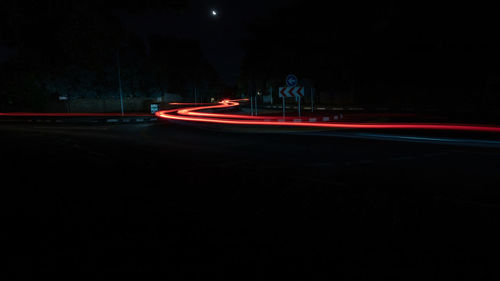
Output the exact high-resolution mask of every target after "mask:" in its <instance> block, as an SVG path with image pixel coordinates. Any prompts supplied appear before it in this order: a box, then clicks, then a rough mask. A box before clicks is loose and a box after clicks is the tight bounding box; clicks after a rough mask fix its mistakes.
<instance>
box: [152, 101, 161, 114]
mask: <svg viewBox="0 0 500 281" xmlns="http://www.w3.org/2000/svg"><path fill="white" fill-rule="evenodd" d="M159 110H160V105H159V104H157V103H152V104H151V114H155V113H156V112H158V111H159Z"/></svg>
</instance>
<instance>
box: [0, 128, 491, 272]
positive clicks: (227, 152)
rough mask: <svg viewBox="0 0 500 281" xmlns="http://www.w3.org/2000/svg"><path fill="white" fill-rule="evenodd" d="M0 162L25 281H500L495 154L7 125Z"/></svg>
mask: <svg viewBox="0 0 500 281" xmlns="http://www.w3.org/2000/svg"><path fill="white" fill-rule="evenodd" d="M0 154H1V155H0V156H1V159H2V164H3V168H2V173H1V174H2V179H1V183H2V185H1V186H2V188H1V191H2V194H1V197H0V198H2V202H1V214H2V225H3V227H2V229H3V230H1V231H0V235H1V237H2V241H3V242H4V243H3V244H4V247H3V250H2V251H3V256H4V257H5V258H6V262H5V264H6V265H7V267H8V268H9V270H10V271H12V272H14V273H15V274H17V275H18V277H20V278H30V277H38V276H40V275H39V273H40V272H45V273H50V272H53V273H61V272H62V271H66V270H71V271H75V272H79V275H81V276H87V277H89V278H90V277H95V276H98V277H100V278H113V279H115V278H117V277H118V276H120V275H124V276H129V277H130V276H131V275H130V274H131V273H138V275H137V276H140V277H141V278H145V277H146V276H148V273H149V274H155V275H156V276H158V275H159V276H160V277H162V278H163V279H167V278H168V279H173V280H176V279H189V280H192V279H203V280H206V279H231V280H238V279H248V278H249V279H258V280H260V279H274V280H276V279H285V278H289V277H295V278H297V277H298V278H300V279H303V280H324V279H331V278H335V277H339V278H341V280H342V279H347V280H367V279H378V280H380V279H381V278H391V277H392V278H398V279H404V280H422V279H426V280H429V279H431V280H432V279H455V278H467V279H474V280H476V279H481V278H489V277H491V276H492V275H495V274H496V276H497V277H498V271H497V269H496V268H497V263H496V259H495V256H497V253H498V249H499V247H498V246H499V245H498V244H499V243H498V240H499V239H498V237H499V236H498V235H499V234H500V233H499V231H498V230H497V228H498V226H499V224H500V223H499V222H500V220H499V219H500V200H499V199H500V197H499V192H498V187H499V184H498V183H499V179H500V173H499V168H498V166H499V160H500V149H498V148H493V147H473V146H460V145H442V144H431V143H425V142H424V143H418V142H417V143H415V142H401V141H391V140H386V139H369V138H347V137H338V136H331V135H330V136H325V135H324V134H322V133H320V134H309V135H300V134H291V133H280V134H271V133H257V132H255V131H253V132H252V133H244V132H234V131H233V132H224V131H220V130H212V129H209V128H208V129H207V128H199V127H196V126H194V127H189V126H182V125H178V124H172V123H166V122H159V123H156V124H130V125H100V124H94V125H75V124H29V125H28V124H26V125H21V124H15V125H9V124H2V125H1V127H0ZM0 274H6V272H4V273H0Z"/></svg>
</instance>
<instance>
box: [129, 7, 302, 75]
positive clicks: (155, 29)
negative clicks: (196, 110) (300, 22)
mask: <svg viewBox="0 0 500 281" xmlns="http://www.w3.org/2000/svg"><path fill="white" fill-rule="evenodd" d="M291 2H292V1H285V0H273V1H264V0H253V1H231V0H219V1H203V0H191V7H190V9H189V10H188V11H186V12H181V13H177V14H170V13H169V14H167V13H155V12H150V13H147V14H139V15H133V14H132V15H130V14H128V15H126V16H124V17H122V19H123V21H124V24H125V25H126V26H127V27H128V28H129V29H130V30H132V31H135V32H136V33H138V34H141V35H144V36H147V35H151V34H159V35H175V36H178V37H181V38H189V39H196V40H199V42H200V44H201V47H202V50H203V52H204V54H205V56H206V57H207V59H208V60H209V62H210V63H211V64H212V65H213V66H214V67H215V69H216V70H217V72H218V73H219V75H220V76H221V78H222V79H223V80H224V81H225V82H227V83H229V84H234V83H235V82H236V79H237V77H238V74H239V70H240V62H241V59H242V58H243V55H244V53H243V50H242V48H241V40H243V39H244V38H245V36H246V33H245V24H246V23H248V22H250V21H252V20H253V19H255V18H257V17H261V16H266V15H268V14H269V13H271V11H273V9H277V8H279V7H282V6H284V5H285V6H286V5H290V3H291ZM212 10H217V12H218V15H217V16H216V17H213V16H212V15H211V11H212ZM263 44H265V42H263Z"/></svg>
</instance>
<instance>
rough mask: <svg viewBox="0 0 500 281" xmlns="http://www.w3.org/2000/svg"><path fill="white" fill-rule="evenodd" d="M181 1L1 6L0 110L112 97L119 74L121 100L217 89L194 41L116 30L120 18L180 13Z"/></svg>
mask: <svg viewBox="0 0 500 281" xmlns="http://www.w3.org/2000/svg"><path fill="white" fill-rule="evenodd" d="M188 4H189V3H188V1H185V0H163V1H159V0H143V1H140V2H138V1H133V2H132V1H97V0H90V1H64V0H47V1H36V0H6V1H2V2H1V3H0V13H1V14H0V18H1V19H0V21H1V22H0V35H1V37H0V39H1V42H0V43H2V44H4V45H7V46H8V47H9V48H11V49H12V50H14V55H13V56H11V57H10V58H9V60H7V61H5V62H4V63H2V65H1V66H0V82H1V85H2V87H1V88H0V104H2V107H3V108H6V109H9V108H12V109H23V110H43V108H44V105H45V104H46V103H47V101H49V100H54V99H55V98H57V96H68V97H69V98H84V97H92V98H113V97H116V96H118V95H119V91H118V79H119V76H118V69H120V72H121V80H122V87H123V93H124V95H126V96H143V97H148V96H151V95H154V94H156V93H159V92H169V93H177V94H181V95H184V96H189V95H192V92H193V90H194V88H195V87H196V88H197V91H198V93H205V95H206V96H208V95H212V94H213V93H212V92H213V91H214V89H217V87H218V86H219V85H220V82H219V78H218V76H217V73H216V72H215V70H214V68H213V67H212V66H211V65H210V64H209V63H208V62H207V60H206V59H205V58H204V56H203V54H202V51H201V49H200V45H199V43H198V42H197V41H195V40H189V39H181V38H176V37H172V36H159V35H158V36H156V35H155V36H149V35H148V36H141V35H140V34H134V33H132V32H130V31H128V30H126V28H124V26H123V25H122V22H121V20H120V16H121V15H123V13H141V12H145V11H151V10H154V11H164V12H166V13H182V12H184V11H186V10H187V9H188V8H189V6H188Z"/></svg>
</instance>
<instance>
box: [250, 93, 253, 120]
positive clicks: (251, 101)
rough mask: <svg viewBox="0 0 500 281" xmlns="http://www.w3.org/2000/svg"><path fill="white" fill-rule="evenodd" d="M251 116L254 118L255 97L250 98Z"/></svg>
mask: <svg viewBox="0 0 500 281" xmlns="http://www.w3.org/2000/svg"><path fill="white" fill-rule="evenodd" d="M250 114H251V115H252V116H253V97H252V96H250Z"/></svg>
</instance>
